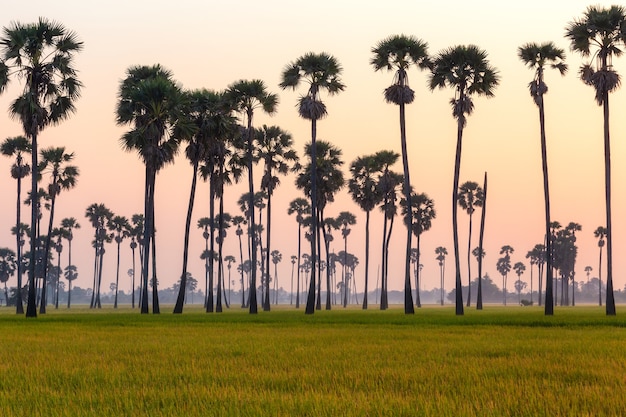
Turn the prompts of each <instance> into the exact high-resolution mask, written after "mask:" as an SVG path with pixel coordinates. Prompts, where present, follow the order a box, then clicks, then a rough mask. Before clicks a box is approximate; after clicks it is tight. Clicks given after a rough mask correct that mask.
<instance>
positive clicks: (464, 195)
mask: <svg viewBox="0 0 626 417" xmlns="http://www.w3.org/2000/svg"><path fill="white" fill-rule="evenodd" d="M457 198H458V200H457V201H458V203H459V206H461V208H462V209H463V210H465V211H466V212H467V214H468V215H469V228H468V230H469V232H468V238H467V279H468V284H467V307H469V306H470V304H471V301H472V300H471V298H472V269H471V267H470V260H471V248H472V215H473V214H474V210H476V207H482V205H483V200H484V199H485V196H484V194H483V189H482V188H481V187H480V185H478V183H477V182H474V181H466V182H464V183H463V184H461V186H460V187H459V192H458V196H457Z"/></svg>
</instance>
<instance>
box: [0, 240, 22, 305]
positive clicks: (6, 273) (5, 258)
mask: <svg viewBox="0 0 626 417" xmlns="http://www.w3.org/2000/svg"><path fill="white" fill-rule="evenodd" d="M16 269H17V261H16V258H15V252H14V251H13V250H12V249H9V248H0V282H1V283H3V284H4V300H5V303H4V304H5V305H7V306H8V305H9V292H8V290H7V281H8V280H9V278H11V277H12V276H13V275H15V270H16ZM17 290H18V291H17V294H18V296H17V297H16V298H20V297H19V294H20V287H18V288H17Z"/></svg>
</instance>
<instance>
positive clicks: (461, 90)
mask: <svg viewBox="0 0 626 417" xmlns="http://www.w3.org/2000/svg"><path fill="white" fill-rule="evenodd" d="M498 83H499V77H498V73H497V71H496V70H495V69H494V68H493V67H492V66H491V65H490V64H489V61H487V53H486V52H484V51H483V50H481V49H480V48H478V47H477V46H474V45H469V46H464V45H460V46H454V47H451V48H448V49H445V50H443V51H442V52H440V53H439V54H438V55H437V57H436V58H435V59H434V62H433V71H432V74H431V77H430V89H431V90H434V89H435V88H444V87H451V88H453V89H454V98H452V99H451V100H450V104H451V105H452V117H454V118H455V119H456V120H457V143H456V156H455V159H454V184H453V186H452V229H453V238H454V264H455V268H456V314H457V315H462V314H463V294H462V293H461V289H462V284H461V265H460V258H459V230H458V221H457V201H458V190H459V174H460V171H461V150H462V142H463V129H464V128H465V124H466V116H469V115H470V114H472V112H473V110H474V102H473V100H472V95H479V96H482V95H484V96H486V97H492V96H493V91H494V90H495V88H496V86H497V85H498Z"/></svg>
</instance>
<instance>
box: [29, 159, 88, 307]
mask: <svg viewBox="0 0 626 417" xmlns="http://www.w3.org/2000/svg"><path fill="white" fill-rule="evenodd" d="M73 159H74V153H65V148H64V147H51V148H46V149H42V150H41V162H40V163H39V167H38V169H37V170H38V172H39V175H43V174H46V173H49V174H50V183H49V184H48V195H49V196H50V219H49V221H48V233H47V234H46V243H45V247H44V259H48V257H49V255H50V242H51V239H52V237H53V236H52V229H53V223H54V209H55V203H56V197H57V196H58V195H59V194H60V193H61V191H62V190H69V189H71V188H74V187H75V186H76V181H77V180H78V175H79V171H78V167H76V166H74V165H68V163H70V162H72V161H73ZM43 273H44V277H45V276H47V264H46V263H44V271H43ZM46 304H47V297H46V280H45V279H44V281H43V288H42V292H41V304H40V307H39V313H40V314H45V313H46Z"/></svg>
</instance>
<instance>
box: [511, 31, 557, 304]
mask: <svg viewBox="0 0 626 417" xmlns="http://www.w3.org/2000/svg"><path fill="white" fill-rule="evenodd" d="M517 55H518V57H519V58H520V59H521V60H522V62H523V63H524V64H526V65H527V66H528V67H529V68H530V69H532V70H534V71H535V76H534V78H533V80H532V81H531V82H530V83H528V89H529V91H530V95H531V97H532V98H533V101H534V102H535V104H536V105H537V107H538V108H539V132H540V138H541V165H542V171H543V197H544V204H545V220H546V224H545V232H546V237H547V236H550V223H551V220H550V189H549V183H548V153H547V145H546V127H545V107H544V101H543V95H544V94H545V93H547V92H548V86H547V85H546V83H545V81H544V69H545V66H546V65H547V64H550V67H552V68H554V69H556V70H558V71H559V73H561V75H565V73H566V72H567V64H565V52H564V51H563V50H562V49H561V48H557V47H556V46H555V45H554V43H552V42H545V43H542V44H536V43H527V44H524V45H522V46H520V47H519V48H518V49H517ZM546 251H547V252H548V253H552V243H551V242H550V239H547V240H546ZM546 264H547V269H546V271H547V274H546V304H545V314H546V315H552V314H554V294H552V280H553V276H552V259H551V257H550V256H548V257H546ZM531 287H532V282H531ZM539 293H540V296H539V305H541V289H539ZM531 297H532V290H531Z"/></svg>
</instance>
